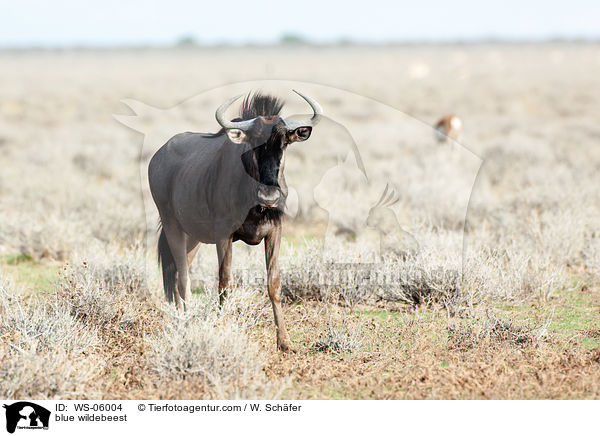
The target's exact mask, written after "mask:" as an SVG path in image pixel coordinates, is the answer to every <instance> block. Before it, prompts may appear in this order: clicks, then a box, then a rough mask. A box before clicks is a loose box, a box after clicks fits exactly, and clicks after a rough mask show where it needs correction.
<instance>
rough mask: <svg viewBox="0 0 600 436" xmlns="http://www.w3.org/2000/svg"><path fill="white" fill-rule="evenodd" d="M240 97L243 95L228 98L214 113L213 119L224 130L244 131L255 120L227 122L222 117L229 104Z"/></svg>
mask: <svg viewBox="0 0 600 436" xmlns="http://www.w3.org/2000/svg"><path fill="white" fill-rule="evenodd" d="M242 95H243V94H240V95H237V96H235V97H232V98H230V99H229V100H227V101H226V102H225V103H223V104H222V105H221V106H219V108H218V109H217V111H216V112H215V118H216V119H217V122H218V123H219V124H220V125H221V127H223V128H224V129H239V130H243V131H246V130H248V129H250V127H252V124H253V123H254V120H255V119H256V118H252V119H251V120H244V121H228V120H226V119H225V117H224V115H225V111H226V110H227V108H229V106H231V104H232V103H233V102H234V101H236V100H237V99H238V98H240V97H241V96H242Z"/></svg>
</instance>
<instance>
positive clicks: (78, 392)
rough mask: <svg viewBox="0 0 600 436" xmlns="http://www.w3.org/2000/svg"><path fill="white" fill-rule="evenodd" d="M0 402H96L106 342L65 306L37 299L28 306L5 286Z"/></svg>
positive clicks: (1, 294)
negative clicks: (100, 349) (91, 399)
mask: <svg viewBox="0 0 600 436" xmlns="http://www.w3.org/2000/svg"><path fill="white" fill-rule="evenodd" d="M0 288H1V289H0V337H1V338H2V346H0V379H2V381H3V382H2V384H1V385H0V397H3V398H34V399H46V398H64V397H71V398H73V397H87V398H89V397H94V396H96V395H97V394H96V393H95V392H96V391H95V382H96V379H97V377H98V376H99V374H100V372H101V368H102V366H103V364H104V361H103V359H102V357H100V356H98V355H96V354H95V352H96V351H97V349H98V347H99V345H100V341H99V337H98V332H97V330H96V329H95V328H94V326H84V325H82V324H80V323H79V322H78V321H77V320H75V319H74V318H73V317H71V315H70V314H69V311H68V309H67V308H66V307H65V306H64V305H62V304H60V303H59V302H54V303H48V302H42V301H40V300H38V299H37V298H35V297H32V298H31V299H30V301H29V302H28V303H27V304H26V303H25V302H24V301H23V299H22V297H20V296H17V295H14V294H11V293H10V292H11V289H10V285H9V284H7V283H6V282H4V283H0Z"/></svg>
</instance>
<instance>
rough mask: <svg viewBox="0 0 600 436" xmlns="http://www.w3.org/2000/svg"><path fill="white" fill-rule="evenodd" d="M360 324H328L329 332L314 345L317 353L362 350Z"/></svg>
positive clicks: (322, 335)
mask: <svg viewBox="0 0 600 436" xmlns="http://www.w3.org/2000/svg"><path fill="white" fill-rule="evenodd" d="M360 329H361V326H360V324H357V323H353V324H350V323H349V322H347V321H342V323H341V324H335V323H332V322H331V321H330V322H329V323H328V327H327V330H326V331H325V332H324V333H322V334H321V335H320V336H319V338H318V339H317V341H316V342H315V343H314V344H313V345H312V348H314V349H315V350H316V351H320V352H329V353H352V352H355V351H357V350H359V349H360V347H361V344H362V341H361V337H362V334H361V331H360Z"/></svg>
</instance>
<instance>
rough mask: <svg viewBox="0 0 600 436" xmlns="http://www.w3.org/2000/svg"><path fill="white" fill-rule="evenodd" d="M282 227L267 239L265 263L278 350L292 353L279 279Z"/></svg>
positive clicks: (277, 228) (276, 229)
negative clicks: (282, 307) (282, 306)
mask: <svg viewBox="0 0 600 436" xmlns="http://www.w3.org/2000/svg"><path fill="white" fill-rule="evenodd" d="M280 243H281V227H276V228H275V229H274V230H273V231H272V232H271V233H269V234H268V235H267V237H266V238H265V261H266V264H267V289H268V290H269V298H270V299H271V304H272V305H273V315H274V316H275V327H276V329H277V348H279V349H280V350H281V351H283V352H292V351H293V350H292V344H291V341H290V336H289V334H288V332H287V328H286V327H285V321H284V319H283V311H282V309H281V280H280V279H279V245H280Z"/></svg>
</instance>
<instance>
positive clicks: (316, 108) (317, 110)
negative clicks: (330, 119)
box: [285, 89, 323, 129]
mask: <svg viewBox="0 0 600 436" xmlns="http://www.w3.org/2000/svg"><path fill="white" fill-rule="evenodd" d="M292 91H294V92H295V93H296V94H298V95H299V96H300V97H302V98H303V99H304V100H306V102H307V103H308V104H309V105H310V107H311V108H312V110H313V116H312V118H311V119H310V120H303V121H296V120H288V119H285V124H286V126H287V127H288V128H289V129H296V128H298V127H306V126H314V125H316V124H317V123H318V122H319V121H320V120H321V115H323V109H322V108H321V106H320V105H319V103H317V102H316V101H315V100H313V99H312V98H310V97H307V96H306V95H304V94H302V93H301V92H298V91H296V90H295V89H293V90H292Z"/></svg>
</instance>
